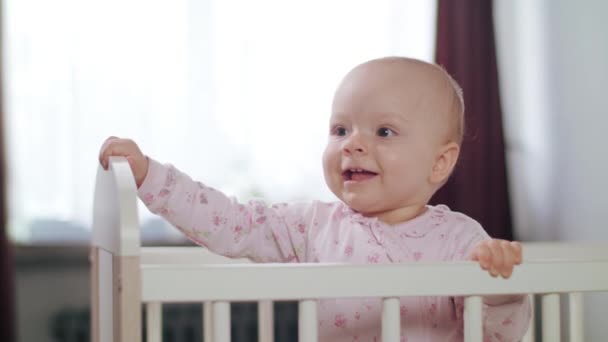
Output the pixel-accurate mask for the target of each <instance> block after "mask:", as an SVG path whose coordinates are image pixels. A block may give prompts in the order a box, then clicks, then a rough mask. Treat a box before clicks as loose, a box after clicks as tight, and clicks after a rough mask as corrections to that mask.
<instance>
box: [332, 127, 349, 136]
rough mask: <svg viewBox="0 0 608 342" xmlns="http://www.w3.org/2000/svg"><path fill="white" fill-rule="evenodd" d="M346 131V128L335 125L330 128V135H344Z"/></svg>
mask: <svg viewBox="0 0 608 342" xmlns="http://www.w3.org/2000/svg"><path fill="white" fill-rule="evenodd" d="M346 133H347V131H346V128H344V127H342V126H336V127H334V128H333V129H332V130H331V134H332V135H337V136H339V137H343V136H345V135H346Z"/></svg>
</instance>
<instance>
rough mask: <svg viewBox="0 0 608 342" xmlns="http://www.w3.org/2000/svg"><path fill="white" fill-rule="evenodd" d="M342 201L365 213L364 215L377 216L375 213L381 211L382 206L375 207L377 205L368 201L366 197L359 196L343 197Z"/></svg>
mask: <svg viewBox="0 0 608 342" xmlns="http://www.w3.org/2000/svg"><path fill="white" fill-rule="evenodd" d="M342 202H344V204H346V205H347V206H348V207H349V208H351V209H352V210H353V211H355V212H357V213H359V214H361V215H363V216H368V217H371V216H375V213H377V212H380V211H381V210H378V209H381V208H374V207H375V206H374V205H373V204H372V203H370V202H369V201H367V200H366V199H358V198H348V199H345V198H342Z"/></svg>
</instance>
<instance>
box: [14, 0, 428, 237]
mask: <svg viewBox="0 0 608 342" xmlns="http://www.w3.org/2000/svg"><path fill="white" fill-rule="evenodd" d="M435 7H436V4H435V2H434V1H427V0H416V1H414V0H410V1H403V0H381V1H378V0H375V1H347V0H340V1H321V0H314V1H313V0H307V1H304V0H297V1H296V0H293V1H279V0H258V1H246V0H221V1H198V0H171V1H168V0H165V1H160V0H159V1H148V0H147V1H144V0H108V1H103V2H93V1H81V0H57V1H52V2H49V1H43V0H7V1H5V18H6V25H5V32H6V34H5V41H6V48H5V51H6V55H5V70H6V82H5V89H6V93H5V98H6V119H7V124H6V127H7V135H8V147H9V164H8V165H9V186H10V189H9V191H10V193H9V199H10V200H9V203H10V214H11V219H10V227H11V232H12V235H13V238H14V239H15V240H17V241H21V242H28V241H32V240H36V239H37V238H40V239H55V240H59V241H65V240H70V239H75V238H74V236H78V234H77V231H81V232H84V234H83V236H86V230H87V229H89V228H88V227H89V225H90V217H91V210H92V190H93V182H94V177H95V172H96V167H97V164H96V163H97V153H98V149H99V147H100V145H101V143H102V141H103V140H104V139H105V138H106V137H107V136H109V135H117V136H122V137H131V138H133V139H134V140H135V141H137V142H138V143H139V144H140V146H141V148H142V150H143V151H144V152H145V153H146V154H148V155H150V156H153V157H154V158H156V159H158V160H160V161H162V162H171V163H172V164H174V165H176V166H177V167H178V168H180V169H182V170H184V171H186V172H188V173H189V174H190V175H191V176H193V177H194V178H196V179H199V180H201V181H203V182H205V183H207V184H210V185H212V186H214V187H216V188H219V189H221V190H223V191H225V192H226V193H227V194H229V195H234V196H237V197H238V198H239V199H241V200H247V199H249V198H251V197H262V198H264V199H266V200H268V201H270V202H272V201H289V200H303V199H312V198H317V199H324V200H331V199H332V196H331V195H330V192H329V191H328V190H327V189H326V186H325V183H324V181H323V176H322V170H321V153H322V150H323V147H324V144H325V140H326V134H327V129H328V127H327V119H328V115H329V109H330V101H331V97H332V93H333V91H334V89H335V87H336V85H337V83H338V82H339V80H340V77H341V76H343V74H344V73H345V72H346V71H347V70H348V69H349V68H351V67H353V66H354V65H356V64H358V63H360V62H362V61H365V60H367V59H370V58H374V57H379V56H384V55H407V56H412V57H417V58H421V59H424V60H432V56H433V53H434V36H435ZM149 218H150V214H149V213H147V211H145V210H144V211H142V219H143V220H144V221H145V220H146V219H149ZM65 226H70V227H72V228H74V229H72V228H70V229H72V230H70V229H66V228H65ZM62 227H63V228H62Z"/></svg>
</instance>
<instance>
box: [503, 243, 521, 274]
mask: <svg viewBox="0 0 608 342" xmlns="http://www.w3.org/2000/svg"><path fill="white" fill-rule="evenodd" d="M500 246H501V248H502V255H503V265H502V268H501V269H500V275H501V276H502V277H503V278H509V277H510V276H511V274H512V273H513V266H514V265H515V262H516V258H517V252H516V251H515V250H514V248H513V247H512V246H511V243H510V242H509V241H506V240H503V241H500Z"/></svg>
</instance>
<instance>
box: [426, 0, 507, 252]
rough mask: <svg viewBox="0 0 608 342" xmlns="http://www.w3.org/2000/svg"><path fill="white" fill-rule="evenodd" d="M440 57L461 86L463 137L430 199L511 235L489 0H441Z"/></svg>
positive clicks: (496, 233)
mask: <svg viewBox="0 0 608 342" xmlns="http://www.w3.org/2000/svg"><path fill="white" fill-rule="evenodd" d="M437 14H438V15H437V47H436V62H437V63H438V64H440V65H442V66H443V67H444V68H445V69H446V70H447V71H448V72H449V73H450V74H451V75H452V76H453V77H454V79H455V80H456V81H457V82H458V83H459V84H460V85H461V86H462V89H463V92H464V98H465V117H466V120H465V126H466V128H465V137H464V141H463V144H462V151H461V154H460V160H459V162H458V164H457V166H456V169H455V171H454V174H453V175H452V177H451V179H450V180H449V181H448V182H447V183H446V185H445V186H444V187H443V188H442V189H440V190H439V191H438V192H437V193H436V194H435V196H434V197H433V199H432V200H431V202H432V203H435V204H437V203H443V204H446V205H447V206H449V207H450V208H451V209H452V210H456V211H460V212H463V213H465V214H467V215H469V216H471V217H473V218H474V219H476V220H477V221H479V222H480V223H481V224H482V225H483V227H484V228H485V229H486V231H487V232H488V233H489V234H490V236H492V237H495V238H502V239H509V240H510V239H512V238H513V230H512V226H511V211H510V205H509V193H508V187H507V174H506V165H505V145H504V139H503V130H502V113H501V109H500V98H499V95H498V72H497V69H496V51H495V46H494V24H493V19H492V1H491V0H460V1H454V0H438V13H437Z"/></svg>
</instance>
